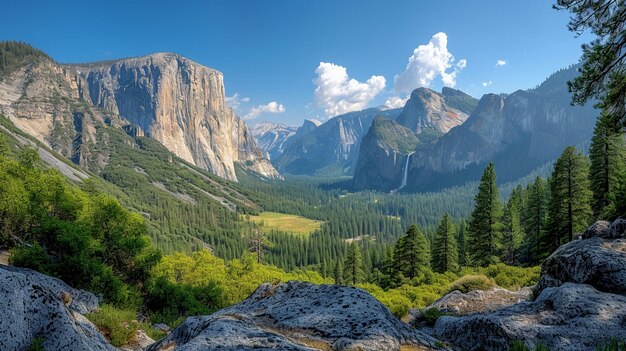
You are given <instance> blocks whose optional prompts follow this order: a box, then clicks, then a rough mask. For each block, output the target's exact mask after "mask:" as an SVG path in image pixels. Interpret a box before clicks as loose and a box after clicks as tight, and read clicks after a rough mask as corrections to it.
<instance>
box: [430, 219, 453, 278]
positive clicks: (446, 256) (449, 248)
mask: <svg viewBox="0 0 626 351" xmlns="http://www.w3.org/2000/svg"><path fill="white" fill-rule="evenodd" d="M431 266H432V269H433V271H435V272H438V273H444V272H454V271H456V270H457V269H458V268H459V256H458V252H457V243H456V238H455V237H454V226H453V225H452V220H451V219H450V215H449V214H447V213H446V214H444V215H443V218H442V219H441V222H440V223H439V227H438V228H437V232H436V234H435V240H434V243H433V254H432V265H431Z"/></svg>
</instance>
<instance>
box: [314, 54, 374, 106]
mask: <svg viewBox="0 0 626 351" xmlns="http://www.w3.org/2000/svg"><path fill="white" fill-rule="evenodd" d="M315 73H316V74H317V77H316V78H315V79H314V80H313V83H314V84H315V85H316V86H317V87H316V88H315V102H316V104H317V105H318V106H320V107H322V108H324V112H325V113H326V115H327V116H336V115H340V114H342V113H346V112H350V111H357V110H362V109H363V108H365V107H366V106H367V103H368V102H370V101H371V100H372V99H373V98H374V97H376V95H378V94H379V93H380V92H381V91H383V89H385V84H386V81H385V77H383V76H371V77H370V78H369V79H368V80H367V81H366V82H359V81H358V80H356V79H350V77H348V71H347V69H346V68H345V67H343V66H339V65H336V64H334V63H328V62H320V64H319V66H317V69H316V70H315Z"/></svg>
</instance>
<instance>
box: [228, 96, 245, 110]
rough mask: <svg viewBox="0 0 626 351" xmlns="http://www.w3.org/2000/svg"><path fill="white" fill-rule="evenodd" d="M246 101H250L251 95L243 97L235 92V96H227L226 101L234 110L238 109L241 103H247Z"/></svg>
mask: <svg viewBox="0 0 626 351" xmlns="http://www.w3.org/2000/svg"><path fill="white" fill-rule="evenodd" d="M246 102H250V98H249V97H243V98H242V97H240V96H239V93H235V94H233V96H227V97H226V103H227V104H228V106H230V108H232V109H233V110H237V109H238V108H239V107H240V106H241V103H246Z"/></svg>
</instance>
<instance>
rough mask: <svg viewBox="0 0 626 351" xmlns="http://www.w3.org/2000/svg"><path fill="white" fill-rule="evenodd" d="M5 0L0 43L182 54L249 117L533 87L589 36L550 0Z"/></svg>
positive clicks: (86, 51) (107, 53) (319, 113)
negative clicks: (422, 93)
mask: <svg viewBox="0 0 626 351" xmlns="http://www.w3.org/2000/svg"><path fill="white" fill-rule="evenodd" d="M0 1H2V4H1V7H0V8H2V9H3V13H2V14H1V17H0V18H2V20H1V21H0V40H20V41H25V42H28V43H30V44H32V45H34V46H36V47H38V48H40V49H42V50H44V51H45V52H47V53H48V54H50V55H51V56H52V57H53V58H54V59H56V60H57V61H59V62H86V61H97V60H103V59H113V58H122V57H128V56H141V55H145V54H149V53H153V52H159V51H171V52H176V53H179V54H181V55H183V56H186V57H189V58H191V59H193V60H195V61H197V62H200V63H202V64H204V65H207V66H210V67H213V68H216V69H218V70H220V71H222V72H223V73H224V77H225V78H224V79H225V85H226V92H227V95H229V96H231V99H229V101H230V102H231V104H232V105H233V106H234V107H236V111H237V113H238V114H239V115H240V116H242V117H245V118H247V119H249V121H248V122H249V123H251V124H254V123H256V122H257V121H261V120H271V121H275V122H283V123H286V124H291V125H299V124H300V123H301V121H302V120H303V119H304V118H319V119H325V118H328V117H329V116H331V115H334V114H336V113H340V112H346V111H350V110H354V109H360V108H363V107H369V106H377V105H381V104H383V103H386V102H387V103H388V104H391V103H394V104H396V105H401V104H402V100H403V99H404V98H406V96H407V93H408V92H409V91H410V90H411V89H412V88H414V87H416V86H429V87H431V88H433V89H435V90H440V89H441V87H442V85H443V84H444V81H445V84H446V85H450V86H451V85H454V87H455V88H457V89H460V90H463V91H465V92H467V93H469V94H471V95H473V96H475V97H480V96H481V95H483V94H484V93H487V92H496V93H500V92H504V93H509V92H512V91H515V90H517V89H527V88H530V87H533V86H535V85H536V84H538V83H540V82H541V81H543V80H544V79H545V78H546V77H547V76H548V75H550V74H551V73H552V72H554V71H556V70H557V69H559V68H563V67H565V66H568V65H570V64H573V63H575V62H577V61H578V59H579V57H580V54H581V49H580V45H581V44H582V43H583V42H586V41H588V40H589V37H586V36H583V37H582V38H575V36H574V35H573V33H570V32H568V31H567V28H566V24H567V20H568V15H567V14H566V13H563V12H558V11H556V10H553V9H552V8H551V6H552V2H551V1H546V0H524V1H520V0H518V1H505V0H502V1H480V0H478V1H466V0H457V1H451V0H438V1H418V0H406V1H391V0H388V1H382V0H381V1H373V0H355V1H337V0H335V1H311V0H308V1H303V0H276V1H269V0H267V1H266V0H248V1H243V0H241V1H240V0H223V1H222V0H220V1H185V0H178V1H131V0H126V1H117V0H113V1H84V0H83V1H61V0H58V1H38V0H32V1H14V0H0ZM438 33H439V34H438ZM444 44H446V45H445V46H444ZM420 45H421V46H422V47H421V48H419V49H418V50H417V51H415V50H416V49H417V48H418V47H420ZM414 51H415V55H414ZM412 55H414V56H413V57H414V59H413V63H412V64H411V65H410V67H409V68H408V69H407V64H408V63H409V57H410V56H412ZM452 57H453V58H454V59H452ZM499 60H503V61H505V62H506V63H505V64H503V65H497V62H498V61H499ZM461 61H464V64H463V62H461ZM447 66H449V67H447ZM446 67H447V68H446ZM441 72H443V74H441ZM396 76H399V77H398V78H397V79H395V80H394V77H396ZM316 89H317V91H316ZM235 93H236V94H237V95H236V98H232V97H233V96H234V94H235Z"/></svg>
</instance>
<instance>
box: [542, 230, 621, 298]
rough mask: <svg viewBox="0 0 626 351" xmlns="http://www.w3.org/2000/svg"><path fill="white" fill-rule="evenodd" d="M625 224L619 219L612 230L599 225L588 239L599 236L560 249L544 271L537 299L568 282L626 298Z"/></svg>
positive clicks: (543, 266)
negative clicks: (550, 289)
mask: <svg viewBox="0 0 626 351" xmlns="http://www.w3.org/2000/svg"><path fill="white" fill-rule="evenodd" d="M625 222H626V221H625V220H624V219H617V220H616V221H615V222H613V224H611V226H607V225H606V222H603V221H599V222H596V223H595V224H593V225H592V226H591V227H590V228H589V229H588V230H587V232H586V235H587V236H591V235H597V236H593V237H590V238H589V239H585V240H576V241H572V242H570V243H568V244H566V245H563V246H561V247H560V248H559V249H557V250H556V251H555V252H554V253H553V254H552V255H550V257H548V259H546V261H545V262H544V263H543V265H542V267H541V279H540V280H539V284H537V287H536V288H535V295H538V294H539V293H540V292H541V291H542V290H543V289H545V288H547V287H553V286H559V285H561V284H563V283H564V282H573V283H580V284H590V285H593V286H594V287H595V288H596V289H598V290H600V291H603V292H609V293H616V294H622V295H626V233H625V232H624V229H625V228H624V223H625Z"/></svg>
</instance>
